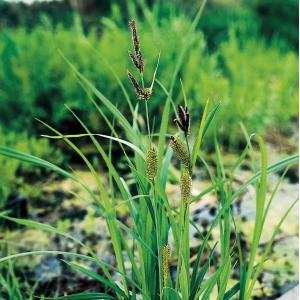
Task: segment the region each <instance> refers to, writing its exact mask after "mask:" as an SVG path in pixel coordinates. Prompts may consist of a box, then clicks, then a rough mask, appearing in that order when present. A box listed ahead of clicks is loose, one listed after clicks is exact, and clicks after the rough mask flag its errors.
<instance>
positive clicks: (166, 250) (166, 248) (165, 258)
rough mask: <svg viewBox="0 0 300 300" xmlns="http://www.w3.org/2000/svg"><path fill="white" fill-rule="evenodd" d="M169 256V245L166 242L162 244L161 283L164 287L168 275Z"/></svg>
mask: <svg viewBox="0 0 300 300" xmlns="http://www.w3.org/2000/svg"><path fill="white" fill-rule="evenodd" d="M169 256H170V246H169V245H168V244H166V245H164V246H163V249H162V267H163V284H164V287H165V286H167V281H168V276H169Z"/></svg>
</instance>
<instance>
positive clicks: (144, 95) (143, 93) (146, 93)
mask: <svg viewBox="0 0 300 300" xmlns="http://www.w3.org/2000/svg"><path fill="white" fill-rule="evenodd" d="M127 74H128V78H129V80H130V81H131V84H132V85H133V87H134V89H135V91H136V94H137V96H138V98H139V99H142V100H145V101H147V100H148V99H149V98H150V96H151V95H152V88H145V89H144V90H143V89H142V88H141V87H140V85H139V84H138V82H137V81H136V79H135V78H134V76H133V75H132V74H131V73H130V72H129V71H127Z"/></svg>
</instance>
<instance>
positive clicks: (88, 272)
mask: <svg viewBox="0 0 300 300" xmlns="http://www.w3.org/2000/svg"><path fill="white" fill-rule="evenodd" d="M64 262H65V263H66V264H67V265H69V266H70V267H71V268H72V269H74V270H76V271H79V272H81V273H83V274H85V275H87V276H88V277H91V278H93V279H96V280H98V281H99V282H101V283H103V284H104V285H105V286H106V287H109V288H111V289H112V290H114V291H115V292H116V293H117V294H118V295H120V296H122V297H125V293H124V292H123V291H122V290H121V289H120V288H119V287H118V286H117V285H116V284H115V282H114V281H109V280H107V279H105V278H104V277H103V276H101V275H99V274H98V273H96V272H95V271H92V270H89V269H87V268H85V267H83V266H81V265H79V264H77V263H74V262H67V261H64Z"/></svg>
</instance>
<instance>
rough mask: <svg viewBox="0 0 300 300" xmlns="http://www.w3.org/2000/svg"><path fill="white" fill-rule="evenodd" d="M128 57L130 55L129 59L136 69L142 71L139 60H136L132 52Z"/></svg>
mask: <svg viewBox="0 0 300 300" xmlns="http://www.w3.org/2000/svg"><path fill="white" fill-rule="evenodd" d="M128 55H129V57H130V59H131V61H132V63H133V64H134V65H135V66H136V68H137V69H138V70H140V65H139V62H138V60H137V59H136V57H135V55H133V54H132V52H130V51H128Z"/></svg>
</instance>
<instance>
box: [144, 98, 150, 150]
mask: <svg viewBox="0 0 300 300" xmlns="http://www.w3.org/2000/svg"><path fill="white" fill-rule="evenodd" d="M145 108H146V119H147V131H148V137H149V145H150V146H151V137H150V123H149V113H148V102H147V100H145Z"/></svg>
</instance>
